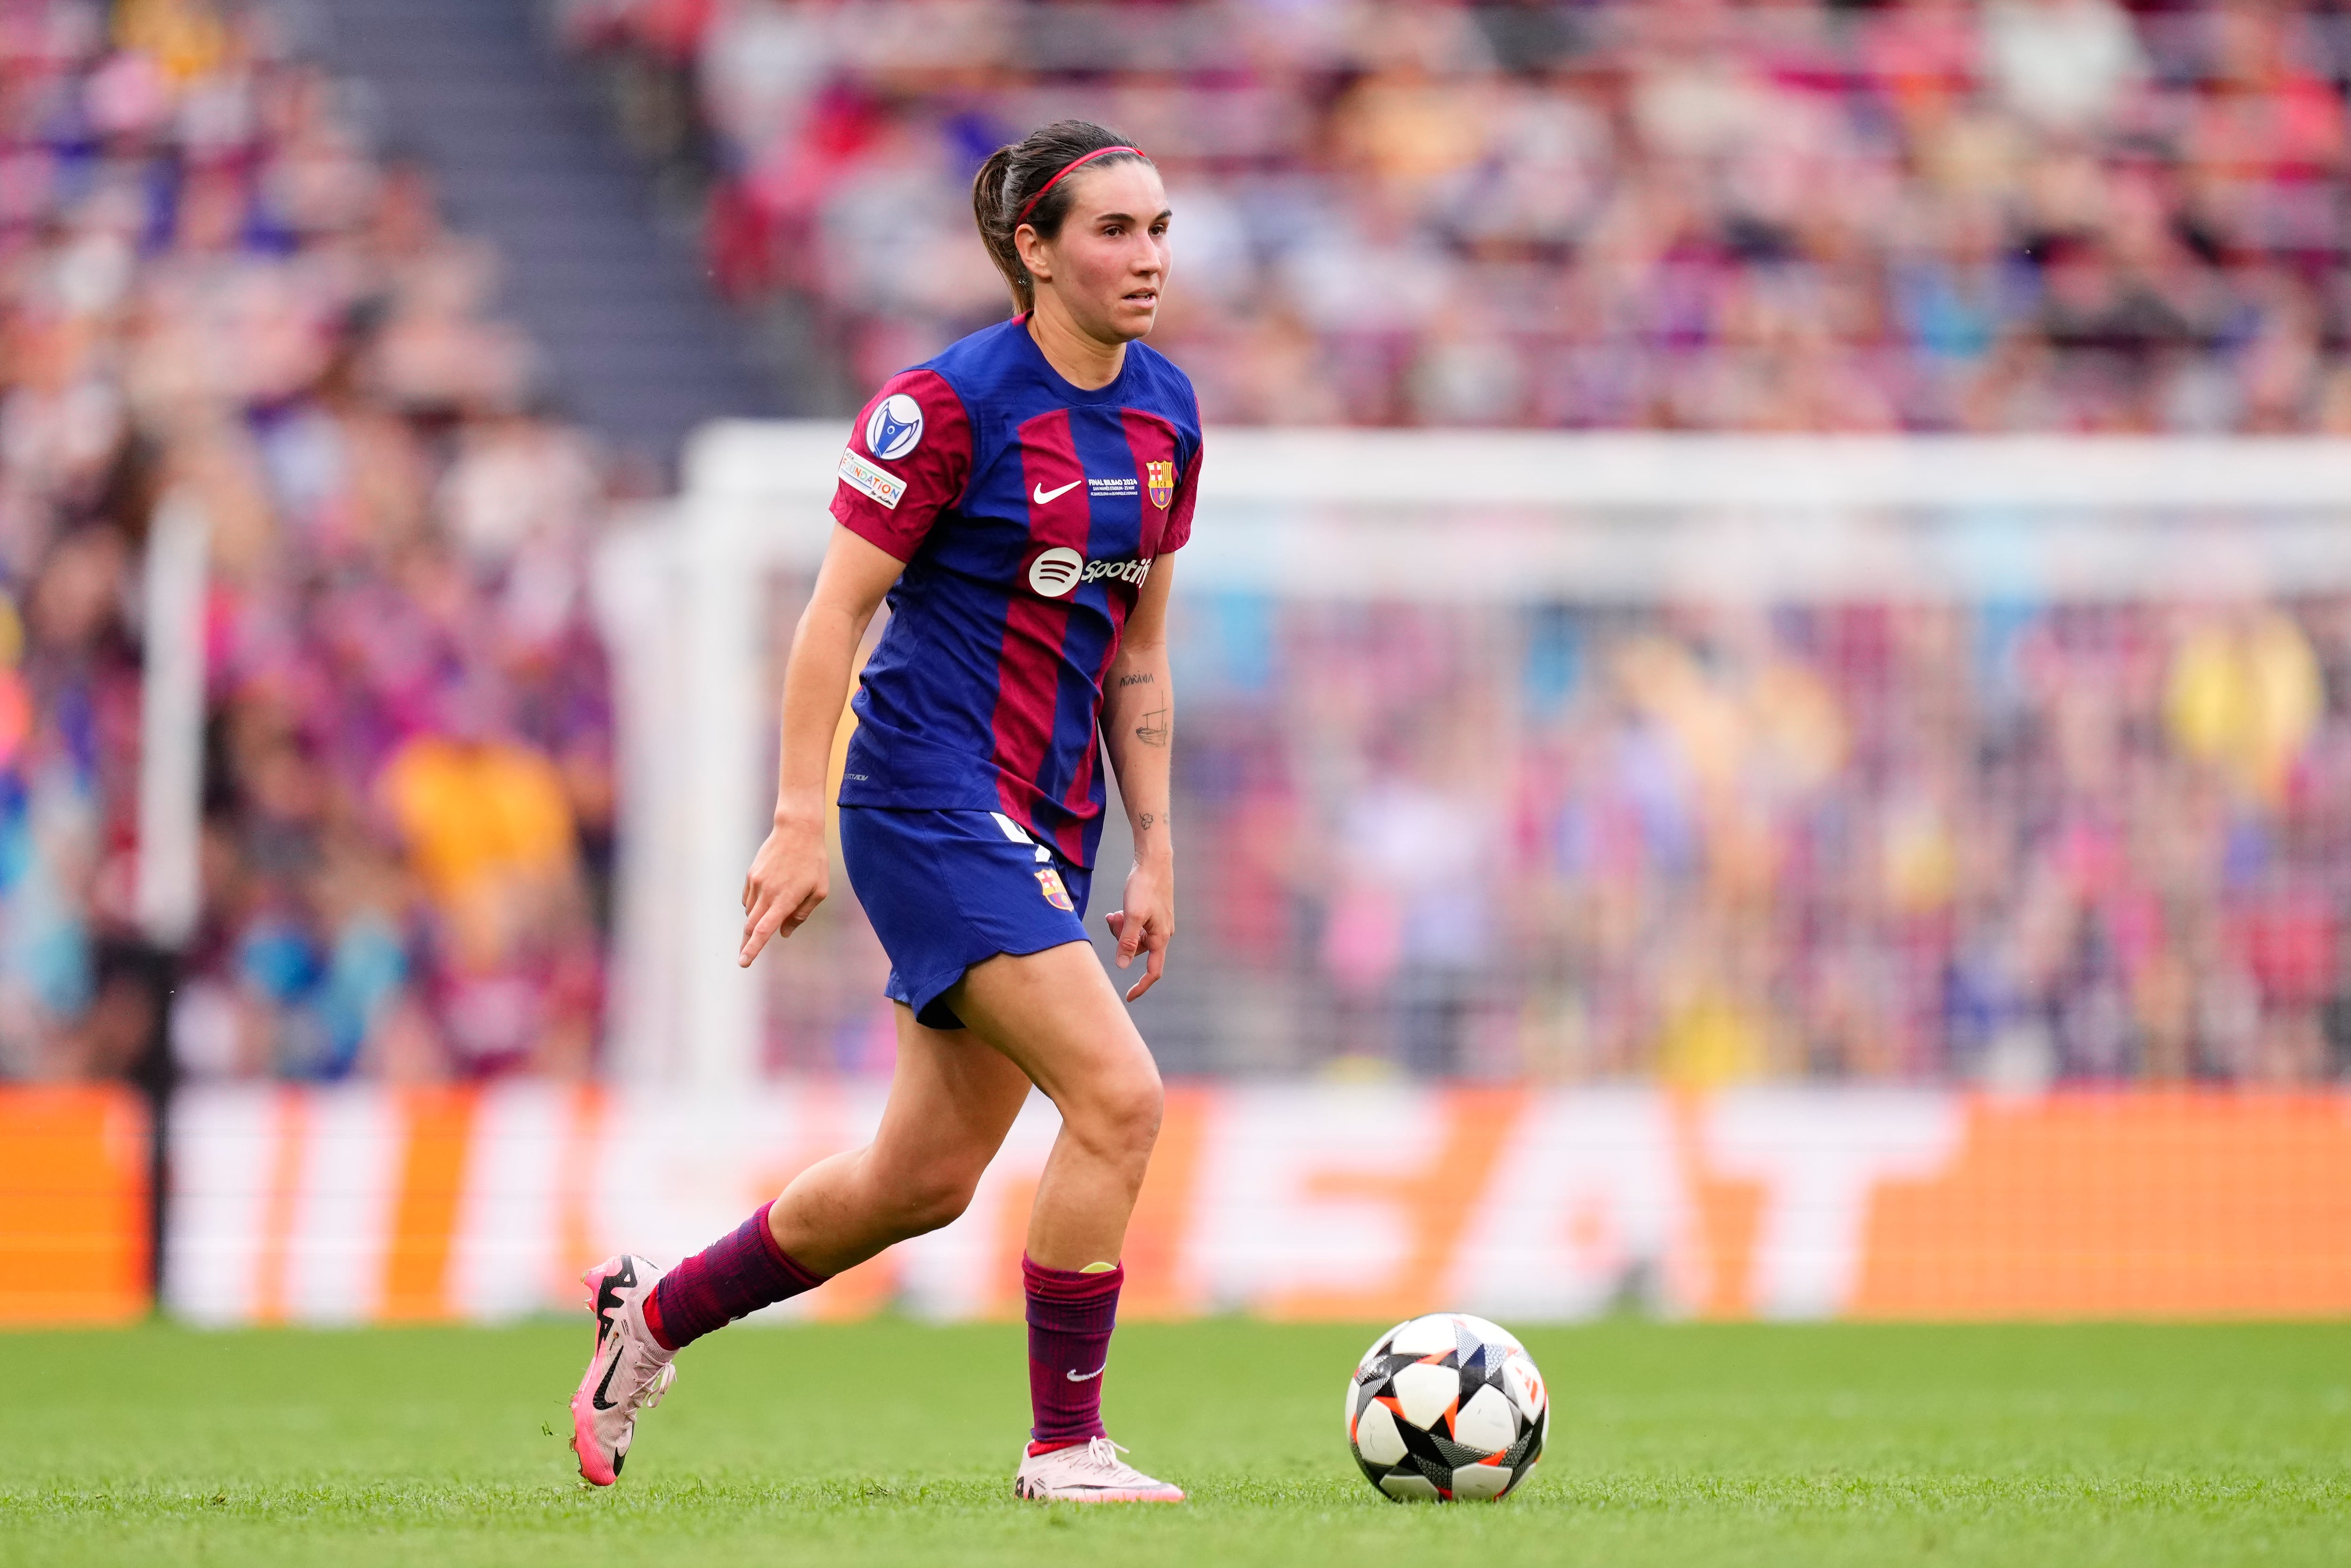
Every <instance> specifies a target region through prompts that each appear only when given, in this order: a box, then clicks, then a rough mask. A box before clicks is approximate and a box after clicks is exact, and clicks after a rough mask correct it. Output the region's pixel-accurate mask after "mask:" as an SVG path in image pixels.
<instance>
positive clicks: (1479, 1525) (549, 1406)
mask: <svg viewBox="0 0 2351 1568" xmlns="http://www.w3.org/2000/svg"><path fill="white" fill-rule="evenodd" d="M1382 1326H1384V1325H1377V1324H1368V1323H1367V1324H1363V1325H1359V1326H1355V1327H1346V1328H1323V1327H1293V1326H1280V1327H1277V1326H1270V1325H1266V1324H1260V1323H1252V1322H1206V1323H1196V1324H1189V1325H1160V1324H1135V1325H1131V1326H1129V1327H1127V1328H1124V1329H1123V1330H1121V1331H1120V1333H1119V1338H1118V1343H1117V1346H1116V1348H1115V1351H1114V1354H1113V1360H1112V1364H1111V1371H1110V1378H1109V1388H1108V1410H1109V1416H1110V1419H1111V1426H1112V1431H1113V1435H1114V1436H1116V1437H1119V1438H1120V1439H1121V1440H1122V1441H1124V1442H1126V1443H1128V1444H1130V1445H1132V1446H1133V1448H1134V1458H1135V1460H1136V1462H1137V1463H1139V1464H1141V1465H1142V1466H1143V1467H1144V1469H1148V1470H1150V1471H1152V1472H1153V1473H1155V1474H1157V1475H1162V1476H1165V1477H1167V1478H1169V1479H1174V1480H1176V1481H1178V1482H1181V1483H1182V1484H1183V1485H1185V1486H1186V1487H1188V1488H1190V1489H1191V1490H1192V1493H1193V1497H1194V1501H1193V1502H1192V1503H1190V1504H1188V1505H1186V1506H1184V1507H1182V1508H1175V1509H1168V1508H1160V1509H1096V1510H1091V1511H1089V1510H1080V1509H1076V1508H1071V1507H1057V1508H1044V1507H1039V1506H1037V1505H1033V1504H1023V1503H1019V1502H1016V1501H1015V1500H1013V1499H1012V1498H1011V1497H1010V1495H1009V1483H1010V1477H1011V1471H1012V1466H1013V1463H1014V1460H1015V1456H1016V1453H1017V1449H1018V1447H1019V1441H1020V1438H1021V1437H1022V1436H1023V1427H1025V1425H1026V1421H1027V1384H1026V1363H1025V1360H1024V1356H1023V1351H1022V1340H1021V1336H1020V1331H1019V1329H1018V1328H1017V1327H1015V1326H1010V1325H991V1326H984V1327H970V1328H947V1329H941V1328H927V1327H923V1326H919V1325H915V1324H911V1323H905V1322H894V1321H883V1322H871V1323H864V1324H858V1325H851V1326H828V1327H799V1328H787V1329H764V1328H760V1329H737V1330H734V1331H732V1332H730V1333H722V1334H719V1335H717V1336H716V1337H714V1338H712V1339H711V1340H708V1341H706V1342H705V1343H702V1344H698V1345H696V1346H695V1347H694V1348H693V1349H691V1350H690V1351H688V1352H687V1353H686V1354H685V1356H684V1358H683V1359H682V1361H681V1362H680V1376H679V1381H678V1385H677V1387H676V1389H675V1390H674V1392H673V1393H672V1394H671V1396H670V1397H669V1400H668V1402H667V1403H666V1404H664V1406H662V1407H661V1408H660V1409H658V1410H655V1411H653V1412H651V1413H650V1414H649V1415H647V1416H645V1417H644V1418H643V1424H642V1425H641V1427H640V1428H639V1437H638V1445H637V1450H636V1453H635V1455H634V1456H633V1457H632V1459H631V1461H630V1464H629V1469H628V1472H627V1474H626V1476H625V1477H624V1478H623V1479H622V1482H621V1485H620V1486H619V1487H618V1488H617V1489H615V1490H611V1491H609V1492H597V1491H592V1490H590V1489H588V1488H586V1487H583V1486H582V1485H581V1484H580V1481H579V1480H578V1479H577V1476H576V1474H575V1473H574V1471H573V1468H572V1463H571V1455H570V1453H569V1449H568V1448H566V1447H565V1441H566V1437H567V1436H568V1433H569V1427H568V1426H567V1420H568V1417H567V1416H566V1413H565V1408H564V1401H565V1399H566V1398H567V1397H568V1396H569V1391H570V1388H571V1385H572V1383H573V1381H574V1380H575V1379H576V1378H577V1376H578V1375H579V1370H580V1365H581V1364H582V1362H583V1359H584V1356H585V1354H586V1351H587V1345H588V1331H587V1326H586V1322H585V1320H584V1318H583V1319H582V1321H581V1322H580V1323H577V1324H566V1325H562V1326H556V1325H533V1326H528V1327H522V1328H515V1329H507V1330H461V1329H448V1330H437V1329H418V1330H373V1331H354V1332H350V1333H303V1332H292V1331H287V1332H270V1333H192V1332H188V1331H183V1330H178V1329H172V1328H167V1327H161V1326H158V1327H150V1328H142V1329H138V1330H133V1331H129V1332H122V1333H47V1334H29V1333H27V1334H13V1335H0V1355H5V1357H6V1358H7V1362H8V1365H9V1372H8V1375H7V1381H6V1387H7V1390H8V1393H7V1396H6V1407H7V1419H6V1420H5V1422H0V1564H5V1568H17V1565H19V1564H22V1565H25V1568H32V1565H35V1564H38V1565H40V1568H68V1565H72V1564H99V1563H106V1564H115V1563H121V1564H136V1565H137V1568H173V1565H177V1564H193V1563H217V1564H231V1563H234V1564H240V1565H242V1564H255V1565H264V1564H281V1563H337V1564H402V1565H403V1568H406V1565H411V1564H425V1565H428V1568H474V1565H477V1564H484V1565H486V1564H501V1565H503V1564H513V1563H567V1564H569V1563H590V1564H594V1565H595V1568H630V1565H634V1564H660V1565H662V1568H677V1565H679V1564H689V1565H691V1568H731V1565H733V1564H738V1563H739V1564H751V1563H758V1564H778V1563H786V1564H798V1563H823V1564H826V1565H827V1568H853V1565H861V1564H869V1563H958V1564H959V1563H974V1564H1016V1563H1017V1564H1021V1565H1023V1568H1030V1565H1034V1564H1040V1563H1064V1562H1067V1563H1079V1562H1086V1563H1120V1564H1122V1565H1123V1564H1159V1563H1165V1564H1180V1565H1182V1568H1197V1565H1201V1564H1224V1563H1267V1564H1280V1565H1281V1568H1321V1565H1322V1564H1324V1563H1341V1562H1344V1563H1403V1562H1410V1563H1414V1564H1416V1568H1433V1565H1437V1564H1447V1563H1462V1564H1476V1565H1478V1568H1499V1565H1501V1564H1511V1563H1546V1564H1554V1563H1555V1564H1581V1563H1591V1564H1608V1565H1610V1568H1635V1565H1642V1564H1652V1563H1654V1564H1661V1565H1662V1564H1674V1565H1677V1568H1679V1565H1682V1564H1692V1563H1706V1564H1779V1563H1787V1564H1805V1565H1807V1568H1811V1565H1819V1564H1855V1565H1859V1564H1870V1565H1877V1564H1884V1563H2002V1564H2005V1563H2065V1564H2073V1565H2080V1564H2100V1563H2112V1564H2127V1565H2128V1568H2166V1565H2168V1564H2180V1565H2183V1568H2186V1565H2189V1564H2193V1565H2195V1568H2210V1565H2213V1564H2220V1563H2314V1564H2315V1563H2329V1564H2340V1563H2346V1562H2351V1479H2346V1478H2351V1325H2340V1324H2314V1325H2244V1326H2215V1327H2098V1326H2081V1327H1965V1328H1961V1327H1949V1328H1946V1327H1863V1326H1820V1327H1729V1326H1722V1327H1716V1326H1695V1325H1692V1326H1665V1325H1655V1324H1646V1323H1629V1322H1628V1323H1607V1324H1602V1325H1598V1326H1593V1327H1589V1328H1579V1329H1566V1330H1556V1331H1548V1332H1545V1331H1537V1332H1534V1333H1530V1334H1528V1335H1527V1336H1526V1337H1527V1340H1528V1345H1529V1348H1530V1349H1531V1351H1532V1352H1533V1354H1534V1355H1535V1357H1536V1359H1537V1361H1538V1362H1539V1363H1540V1364H1541V1366H1542V1368H1543V1371H1544V1373H1545V1375H1546V1376H1547V1378H1548V1379H1549V1382H1550V1385H1551V1388H1552V1397H1553V1399H1554V1400H1555V1402H1556V1403H1555V1406H1554V1416H1553V1420H1552V1447H1551V1451H1550V1455H1549V1457H1548V1458H1546V1459H1545V1461H1544V1463H1543V1466H1542V1468H1541V1470H1539V1471H1538V1472H1537V1473H1536V1475H1535V1477H1534V1479H1532V1480H1531V1482H1530V1483H1529V1484H1528V1486H1527V1487H1525V1488H1524V1489H1522V1490H1520V1493H1519V1494H1518V1495H1517V1496H1516V1497H1514V1498H1512V1499H1510V1500H1508V1501H1507V1502H1504V1503H1502V1504H1501V1505H1499V1507H1492V1506H1488V1507H1469V1506H1463V1507H1456V1508H1442V1509H1440V1508H1426V1507H1422V1508H1406V1507H1400V1506H1397V1505H1394V1504H1391V1503H1388V1502H1386V1501H1385V1500H1383V1499H1381V1498H1380V1497H1378V1496H1377V1495H1375V1494H1374V1492H1373V1491H1372V1490H1371V1489H1370V1488H1369V1487H1367V1486H1366V1485H1364V1481H1363V1480H1362V1479H1361V1478H1360V1477H1359V1476H1358V1475H1357V1474H1356V1473H1355V1471H1354V1469H1353V1465H1352V1464H1351V1463H1350V1461H1349V1460H1348V1458H1347V1453H1346V1448H1345V1445H1344V1443H1343V1438H1342V1437H1341V1434H1340V1430H1339V1424H1340V1415H1339V1411H1340V1402H1341V1392H1342V1389H1343V1385H1344V1384H1345V1380H1346V1377H1347V1374H1348V1371H1349V1370H1350V1368H1351V1367H1352V1366H1353V1364H1354V1360H1355V1357H1356V1356H1357V1355H1358V1354H1360V1353H1361V1352H1362V1350H1363V1347H1364V1345H1365V1344H1367V1343H1370V1341H1371V1338H1372V1336H1373V1334H1374V1333H1375V1332H1376V1331H1377V1329H1378V1328H1379V1327H1382Z"/></svg>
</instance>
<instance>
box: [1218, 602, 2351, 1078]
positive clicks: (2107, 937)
mask: <svg viewBox="0 0 2351 1568" xmlns="http://www.w3.org/2000/svg"><path fill="white" fill-rule="evenodd" d="M1186 622H1187V623H1186V627H1185V629H1184V632H1183V635H1182V642H1181V643H1180V645H1179V668H1180V669H1181V670H1182V671H1183V672H1184V677H1185V689H1184V693H1183V697H1184V703H1185V721H1184V722H1185V745H1184V747H1183V748H1182V749H1180V750H1179V752H1178V753H1177V766H1178V769H1179V774H1180V782H1181V784H1182V789H1181V790H1180V793H1181V795H1182V797H1183V804H1182V805H1181V806H1179V807H1178V808H1177V809H1178V810H1179V811H1181V812H1183V813H1184V814H1185V817H1186V822H1187V827H1186V837H1185V839H1183V840H1181V841H1179V844H1180V845H1181V846H1182V847H1185V848H1188V849H1190V850H1191V851H1192V852H1193V853H1192V856H1191V858H1190V860H1189V861H1188V862H1187V863H1186V865H1185V867H1184V868H1183V869H1184V880H1183V885H1184V888H1185V898H1186V923H1185V930H1186V938H1187V942H1188V945H1189V946H1190V949H1191V950H1190V951H1189V952H1188V953H1187V954H1186V959H1187V961H1188V962H1190V963H1192V964H1195V965H1197V964H1200V963H1202V962H1203V961H1204V960H1206V961H1207V962H1208V963H1209V964H1211V965H1212V966H1214V967H1216V969H1217V971H1218V972H1217V976H1216V977H1215V980H1214V982H1213V986H1212V988H1211V989H1210V990H1209V991H1207V992H1205V993H1202V997H1201V1005H1202V1006H1203V1007H1204V1008H1205V1009H1207V1015H1206V1017H1205V1018H1204V1019H1203V1020H1202V1022H1203V1024H1204V1025H1205V1033H1206V1035H1207V1037H1208V1038H1209V1039H1210V1040H1217V1039H1224V1038H1232V1039H1236V1040H1243V1041H1246V1044H1244V1045H1243V1046H1242V1047H1241V1048H1240V1049H1241V1050H1242V1051H1244V1052H1265V1051H1275V1052H1288V1053H1290V1055H1291V1056H1292V1058H1293V1059H1296V1058H1297V1056H1298V1055H1299V1054H1300V1053H1303V1054H1304V1056H1305V1058H1306V1060H1309V1061H1311V1060H1313V1059H1314V1057H1315V1056H1316V1055H1317V1054H1321V1055H1323V1056H1337V1055H1343V1054H1346V1053H1351V1052H1362V1053H1365V1054H1368V1055H1370V1056H1372V1057H1374V1058H1376V1059H1380V1060H1384V1061H1391V1062H1395V1063H1400V1064H1402V1065H1404V1066H1405V1067H1408V1068H1411V1069H1414V1070H1416V1071H1426V1072H1434V1073H1467V1074H1470V1075H1473V1076H1504V1075H1510V1074H1515V1073H1519V1072H1521V1071H1525V1072H1531V1073H1532V1074H1535V1075H1537V1076H1541V1077H1557V1078H1567V1079H1583V1078H1591V1077H1600V1078H1611V1077H1622V1076H1625V1075H1628V1074H1643V1073H1656V1074H1659V1075H1662V1076H1664V1077H1666V1078H1667V1079H1670V1080H1674V1081H1679V1082H1695V1083H1711V1082H1725V1081H1733V1080H1740V1079H1746V1078H1751V1077H1757V1076H1815V1077H1826V1078H1862V1079H1879V1080H1896V1081H1911V1082H1916V1081H1920V1080H1932V1079H1938V1078H1959V1079H1962V1080H1970V1081H1981V1082H1993V1083H1997V1084H2003V1085H2008V1086H2013V1087H2032V1086H2038V1085H2039V1084H2042V1083H2045V1082H2052V1081H2054V1080H2059V1079H2066V1080H2114V1079H2129V1078H2148V1079H2155V1080H2162V1081H2182V1080H2188V1079H2214V1080H2231V1081H2241V1082H2312V1081H2315V1080H2318V1079H2320V1078H2325V1077H2334V1076H2336V1075H2338V1074H2339V1073H2340V1072H2342V1071H2344V1070H2345V1069H2346V1068H2351V965H2346V962H2345V956H2346V947H2345V944H2346V937H2351V926H2347V925H2346V913H2351V701H2346V694H2351V601H2342V600H2325V601H2304V602H2296V603H2293V604H2290V605H2284V606H2253V607H2245V608H2238V609H2234V610H2225V611H2216V610H2215V609H2213V608H2211V607H2207V606H2180V605H2144V604H2140V605H2112V604H2108V605H2097V604H2070V605H2069V604H2045V603H2044V604H2026V603H2012V604H2006V605H2001V606H1995V607H1984V606H1949V605H1941V606H1938V605H1931V604H1918V603H1910V604H1906V605H1901V606H1889V605H1884V604H1866V603H1865V604H1845V605H1839V606H1831V607H1817V608H1789V607H1781V608H1777V609H1762V608H1744V609H1741V608H1728V607H1723V606H1719V605H1716V606H1708V605H1696V604H1668V605H1667V606H1665V607H1662V608H1650V609H1644V610H1601V609H1567V608H1559V607H1552V608H1545V609H1535V610H1529V611H1523V612H1517V613H1499V614H1498V613H1496V612H1493V611H1491V610H1483V611H1475V612H1472V611H1464V610H1458V609H1440V608H1426V609H1417V610H1415V609H1398V608H1393V607H1392V608H1390V609H1387V610H1384V611H1382V612H1377V613H1375V614H1373V613H1366V612H1363V611H1361V610H1358V609H1332V608H1327V607H1325V608H1308V607H1295V608H1291V609H1289V610H1283V611H1279V612H1269V607H1268V606H1267V604H1266V603H1265V601H1262V600H1251V599H1247V598H1240V597H1227V596H1217V595H1207V596H1203V597H1202V598H1201V599H1200V600H1198V601H1196V602H1193V603H1191V604H1190V605H1189V606H1188V608H1187V612H1186ZM1498 671H1499V672H1502V673H1503V674H1504V675H1505V677H1506V678H1504V679H1502V680H1499V681H1498V680H1496V679H1495V674H1496V673H1497V672H1498ZM1510 677H1515V678H1510ZM1300 977H1309V978H1307V980H1306V981H1305V983H1303V984H1301V979H1300ZM1253 1017H1254V1018H1257V1019H1259V1020H1260V1021H1259V1022H1258V1023H1256V1024H1254V1025H1252V1024H1251V1022H1250V1021H1249V1020H1250V1019H1252V1018H1253ZM1269 1023H1270V1027H1269ZM1285 1041H1287V1042H1289V1043H1285Z"/></svg>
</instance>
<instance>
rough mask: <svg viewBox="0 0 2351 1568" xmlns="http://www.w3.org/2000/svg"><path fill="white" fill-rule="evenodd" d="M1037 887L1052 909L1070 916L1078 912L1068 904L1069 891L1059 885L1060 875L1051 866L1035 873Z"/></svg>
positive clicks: (1076, 907) (1072, 905) (1076, 908)
mask: <svg viewBox="0 0 2351 1568" xmlns="http://www.w3.org/2000/svg"><path fill="white" fill-rule="evenodd" d="M1039 853H1040V854H1041V853H1043V852H1042V851H1041V850H1040V851H1039ZM1037 886H1038V888H1039V890H1040V891H1041V892H1042V893H1043V894H1045V902H1046V903H1048V904H1051V905H1052V906H1053V907H1054V908H1056V909H1066V910H1068V911H1069V912H1070V913H1071V914H1072V915H1075V914H1076V913H1077V912H1078V906H1077V905H1076V904H1071V902H1070V890H1069V889H1068V888H1066V887H1063V886H1062V885H1061V873H1060V872H1058V871H1055V870H1054V869H1053V868H1052V867H1051V866H1047V867H1046V868H1045V869H1044V870H1042V871H1040V872H1039V873H1037Z"/></svg>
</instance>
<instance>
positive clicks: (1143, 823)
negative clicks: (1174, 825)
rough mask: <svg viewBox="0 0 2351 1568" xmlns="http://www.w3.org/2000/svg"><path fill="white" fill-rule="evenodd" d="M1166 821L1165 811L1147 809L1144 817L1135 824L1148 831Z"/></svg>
mask: <svg viewBox="0 0 2351 1568" xmlns="http://www.w3.org/2000/svg"><path fill="white" fill-rule="evenodd" d="M1165 821H1167V815H1166V813H1165V812H1164V811H1145V812H1144V813H1143V816H1142V819H1141V820H1140V821H1137V822H1136V823H1135V826H1137V827H1139V828H1141V829H1143V830H1144V831H1145V832H1148V831H1151V829H1152V828H1153V827H1154V826H1155V825H1156V824H1159V823H1163V822H1165Z"/></svg>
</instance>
